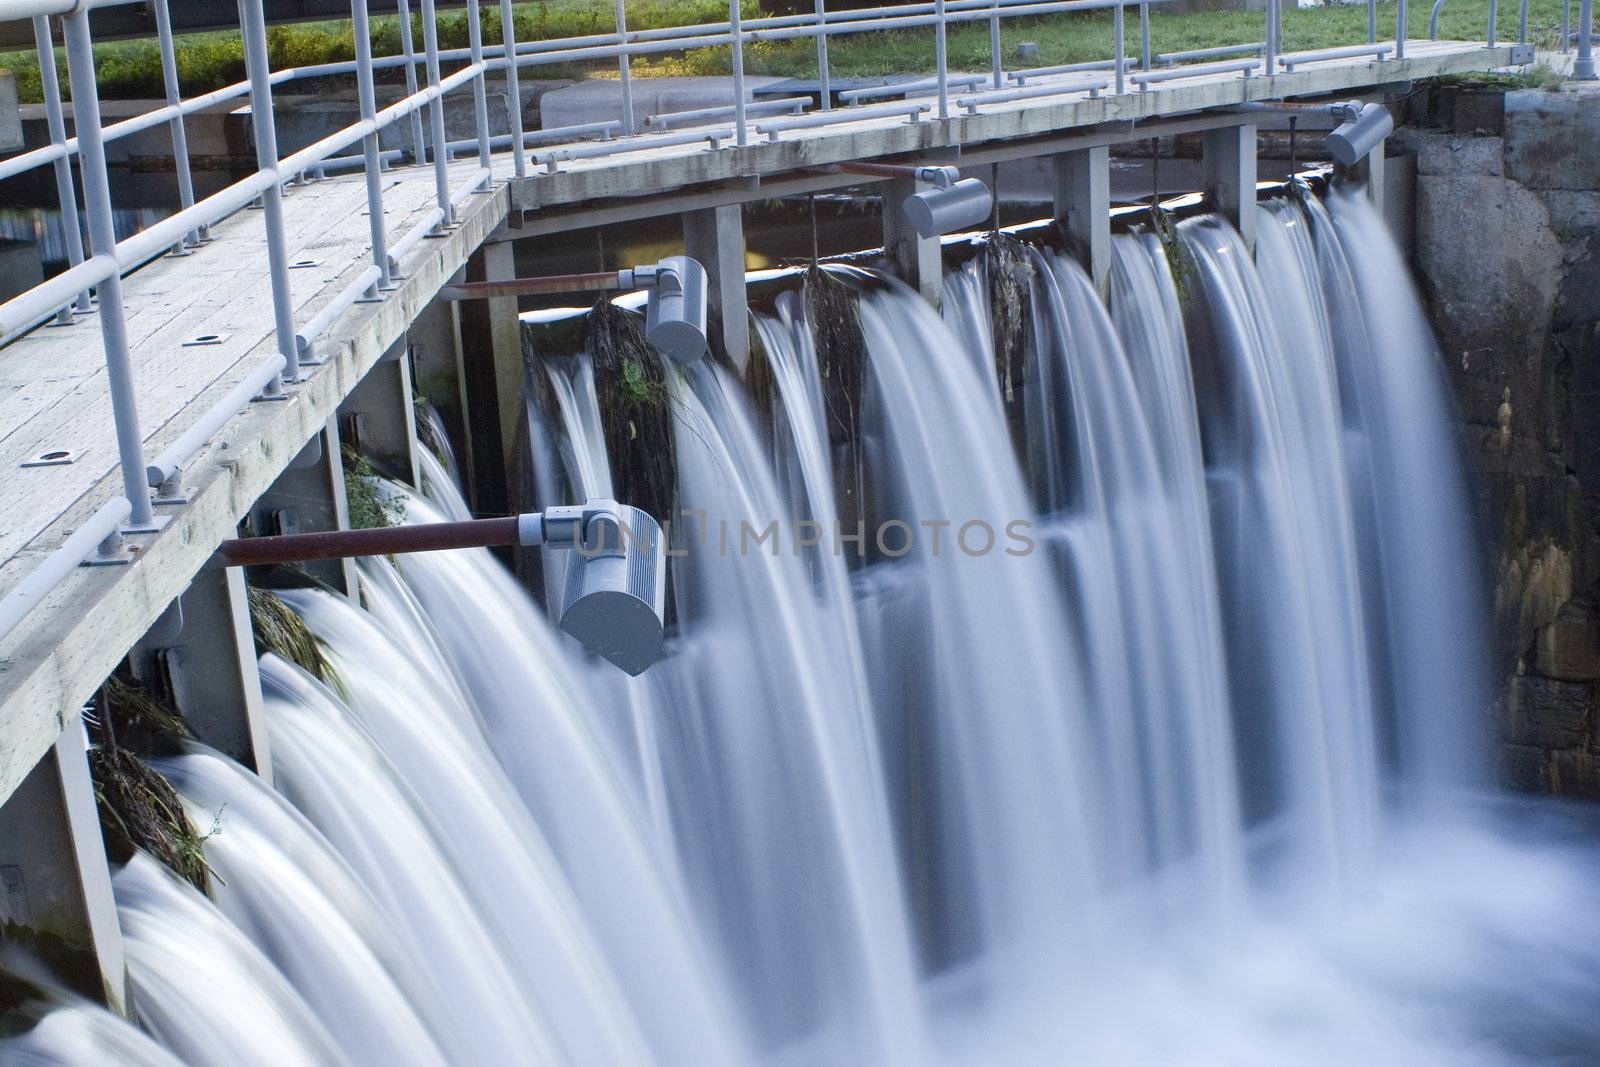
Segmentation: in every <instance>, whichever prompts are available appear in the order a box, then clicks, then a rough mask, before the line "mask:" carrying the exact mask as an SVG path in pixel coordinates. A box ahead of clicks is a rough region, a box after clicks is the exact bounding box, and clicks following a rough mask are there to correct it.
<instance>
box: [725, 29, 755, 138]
mask: <svg viewBox="0 0 1600 1067" xmlns="http://www.w3.org/2000/svg"><path fill="white" fill-rule="evenodd" d="M741 14H742V13H741V12H740V10H739V0H728V22H729V23H730V24H731V27H730V28H731V29H732V32H733V132H734V140H735V141H736V142H737V143H738V145H739V147H740V148H743V147H744V146H745V145H748V144H749V143H750V127H749V126H748V125H746V124H745V116H744V28H743V25H742V24H741V22H740V15H741Z"/></svg>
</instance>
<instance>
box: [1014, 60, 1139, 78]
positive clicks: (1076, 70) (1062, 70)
mask: <svg viewBox="0 0 1600 1067" xmlns="http://www.w3.org/2000/svg"><path fill="white" fill-rule="evenodd" d="M1156 61H1157V62H1160V57H1159V56H1158V57H1156ZM1116 65H1117V61H1116V60H1114V59H1097V60H1094V61H1092V62H1089V63H1064V64H1062V65H1061V66H1057V67H1034V68H1032V69H1031V70H1014V71H1012V72H1011V73H1010V74H1007V75H1006V77H1008V78H1010V79H1011V80H1012V81H1013V82H1015V83H1016V84H1018V85H1027V84H1028V79H1029V78H1046V77H1050V76H1052V75H1055V74H1080V73H1083V72H1085V71H1091V70H1110V69H1111V68H1112V67H1114V66H1116ZM1122 65H1123V66H1124V67H1129V66H1132V65H1133V61H1132V60H1131V59H1127V60H1123V64H1122Z"/></svg>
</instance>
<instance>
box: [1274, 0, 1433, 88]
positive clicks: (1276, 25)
mask: <svg viewBox="0 0 1600 1067" xmlns="http://www.w3.org/2000/svg"><path fill="white" fill-rule="evenodd" d="M1401 6H1402V7H1404V6H1405V4H1404V0H1402V3H1401ZM1277 14H1278V0H1267V39H1266V49H1265V50H1264V51H1263V53H1262V62H1263V63H1264V64H1265V73H1266V74H1268V75H1272V74H1276V73H1277V72H1278V46H1279V41H1278V20H1277Z"/></svg>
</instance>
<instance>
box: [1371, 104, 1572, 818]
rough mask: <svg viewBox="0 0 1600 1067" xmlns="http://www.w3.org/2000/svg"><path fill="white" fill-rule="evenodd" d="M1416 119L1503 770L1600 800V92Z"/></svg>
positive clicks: (1534, 785)
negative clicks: (1488, 607) (1485, 592)
mask: <svg viewBox="0 0 1600 1067" xmlns="http://www.w3.org/2000/svg"><path fill="white" fill-rule="evenodd" d="M1415 112H1416V113H1415V114H1414V115H1413V116H1412V118H1413V119H1414V120H1420V122H1421V125H1418V126H1413V127H1411V128H1408V129H1407V130H1405V131H1404V132H1403V133H1402V134H1401V135H1400V136H1399V137H1398V138H1397V142H1396V145H1397V147H1398V149H1399V150H1400V151H1402V152H1414V153H1415V154H1416V157H1417V220H1416V226H1417V233H1416V255H1415V259H1416V269H1417V276H1418V279H1419V282H1420V284H1421V286H1422V289H1423V292H1424V296H1425V298H1426V299H1427V301H1428V302H1429V303H1430V305H1431V309H1432V313H1433V319H1434V326H1435V329H1436V331H1437V333H1438V336H1439V340H1440V345H1441V348H1442V349H1443V352H1444V355H1445V359H1446V362H1447V364H1448V365H1449V368H1450V371H1451V374H1452V377H1453V380H1454V384H1455V387H1456V392H1457V396H1458V399H1459V402H1460V405H1461V410H1462V416H1463V418H1464V420H1465V428H1466V434H1465V443H1466V448H1467V451H1468V456H1469V460H1470V463H1471V465H1472V466H1473V467H1474V468H1475V470H1476V473H1477V477H1478V501H1479V505H1480V519H1481V521H1482V522H1483V524H1484V528H1485V534H1486V536H1487V538H1488V539H1489V543H1490V544H1491V545H1492V546H1493V549H1492V552H1491V557H1490V567H1491V573H1490V574H1489V576H1488V579H1489V582H1490V584H1491V587H1492V590H1493V596H1494V616H1495V627H1496V638H1497V640H1496V648H1497V655H1498V662H1497V663H1496V671H1497V676H1498V677H1502V678H1504V679H1505V687H1504V689H1503V691H1502V692H1501V693H1500V694H1499V699H1498V702H1497V704H1496V706H1495V708H1494V710H1493V715H1494V720H1495V733H1496V737H1497V740H1498V752H1497V765H1498V767H1499V770H1500V775H1501V778H1502V780H1503V781H1504V783H1505V784H1507V785H1509V786H1511V787H1513V788H1517V789H1524V790H1535V791H1541V792H1554V793H1557V794H1562V795H1568V796H1588V797H1600V332H1597V329H1596V323H1597V320H1600V92H1595V91H1587V92H1578V91H1563V92H1544V91H1537V90H1521V91H1513V92H1490V91H1472V90H1463V89H1461V88H1459V87H1450V88H1445V89H1436V90H1434V92H1433V93H1432V94H1431V95H1430V96H1426V97H1424V98H1421V99H1419V101H1418V103H1417V106H1416V108H1415ZM1392 150H1393V149H1392Z"/></svg>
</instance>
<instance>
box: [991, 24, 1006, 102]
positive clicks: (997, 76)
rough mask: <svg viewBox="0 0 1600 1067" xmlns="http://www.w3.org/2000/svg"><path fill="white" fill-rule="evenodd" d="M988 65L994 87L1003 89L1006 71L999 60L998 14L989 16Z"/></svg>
mask: <svg viewBox="0 0 1600 1067" xmlns="http://www.w3.org/2000/svg"><path fill="white" fill-rule="evenodd" d="M989 66H990V68H991V69H992V71H993V73H994V87H995V88H996V89H1004V88H1005V85H1006V72H1005V69H1004V67H1003V66H1002V65H1001V62H1000V15H999V12H998V11H996V13H995V14H993V15H990V16H989Z"/></svg>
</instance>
